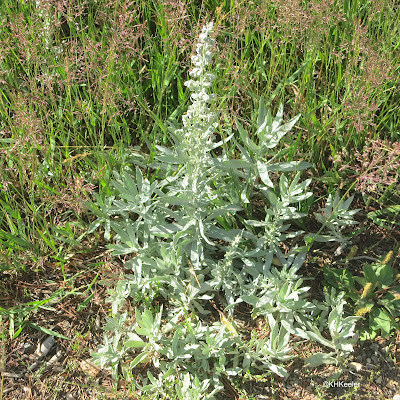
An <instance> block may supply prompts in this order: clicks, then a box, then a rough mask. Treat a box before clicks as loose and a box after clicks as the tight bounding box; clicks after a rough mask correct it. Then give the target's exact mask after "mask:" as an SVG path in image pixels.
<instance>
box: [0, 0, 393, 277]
mask: <svg viewBox="0 0 400 400" xmlns="http://www.w3.org/2000/svg"><path fill="white" fill-rule="evenodd" d="M210 19H214V20H215V27H216V31H217V36H218V37H217V39H218V42H219V43H220V44H221V45H220V48H219V52H220V54H218V55H217V57H216V58H217V59H218V60H220V61H218V65H217V66H216V72H217V74H218V75H220V76H221V75H223V76H224V78H223V79H217V80H216V82H224V87H222V86H219V87H218V85H221V84H218V83H216V87H215V88H214V92H215V93H217V95H218V94H220V93H224V95H221V96H220V97H219V99H220V103H219V104H218V108H219V109H220V110H221V111H222V115H223V118H224V120H223V121H222V122H223V123H222V126H224V124H225V126H227V125H226V124H227V121H229V122H230V123H232V122H233V120H234V118H235V117H237V118H238V119H239V120H240V121H242V122H243V124H245V125H246V124H248V122H247V121H249V120H251V117H252V116H251V110H253V109H254V108H256V107H254V103H255V102H256V101H257V100H256V99H259V98H260V96H263V97H264V98H266V99H267V106H269V107H271V108H272V109H273V111H276V110H277V108H278V106H279V104H280V103H284V104H287V108H286V109H285V114H286V117H288V118H289V117H292V116H294V115H296V114H298V113H301V114H302V118H301V119H300V121H299V123H298V127H297V130H296V129H295V130H294V133H293V134H292V136H289V137H288V138H287V139H286V144H285V146H286V147H287V148H288V150H287V152H286V154H287V157H288V158H290V157H291V156H292V155H293V154H294V152H297V153H301V154H302V156H303V158H304V159H307V160H311V161H312V162H313V163H314V164H315V166H316V169H317V171H318V172H319V173H320V174H325V175H331V176H336V177H337V176H338V174H337V171H338V170H339V167H340V164H339V163H338V160H341V163H343V164H350V165H352V164H353V163H354V162H355V161H356V160H355V156H354V155H353V154H354V152H356V151H358V152H361V151H362V149H363V146H364V145H366V144H367V145H368V143H369V140H371V139H377V138H380V139H388V140H389V141H391V142H397V141H398V140H399V138H398V132H399V131H400V120H399V115H400V114H399V108H400V102H399V97H400V96H399V87H400V86H399V80H400V78H399V76H400V74H399V71H400V68H399V65H400V62H399V60H400V54H399V53H400V39H399V37H400V35H399V27H400V10H399V8H398V5H397V4H396V2H395V1H394V0H381V1H379V2H378V1H358V0H352V1H350V0H342V1H335V0H329V1H322V0H309V1H300V0H290V1H287V2H282V1H277V0H270V1H252V2H247V1H229V0H224V1H222V2H220V1H213V0H208V1H206V0H204V1H182V0H165V1H156V0H153V1H120V0H112V1H110V0H98V1H95V0H69V1H67V2H65V1H61V0H37V1H36V2H33V1H21V2H15V1H12V0H5V1H3V2H1V5H0V23H1V30H0V44H1V47H0V48H1V52H0V83H1V86H0V88H1V97H0V121H1V122H0V154H1V160H0V187H1V188H0V248H1V250H0V265H1V269H3V270H5V269H9V270H14V269H15V268H16V267H18V266H32V265H36V266H38V267H40V265H41V263H43V262H44V261H43V260H45V259H46V258H48V257H53V258H55V259H56V260H58V261H59V262H61V263H62V262H64V261H65V260H64V256H63V254H64V250H65V249H66V248H68V247H69V246H73V245H76V244H77V243H78V242H80V241H81V236H82V233H83V232H84V231H85V229H86V226H87V222H88V221H86V220H85V218H86V217H85V214H84V212H83V211H84V209H83V207H82V204H83V201H84V199H85V198H87V197H88V196H89V195H90V193H91V191H92V190H93V189H94V186H93V185H99V190H108V187H107V181H108V179H109V174H110V171H111V169H112V167H114V166H115V165H118V164H124V163H125V162H129V149H131V148H132V147H133V146H135V145H139V146H142V147H144V149H146V145H150V147H151V145H152V143H155V142H159V143H163V144H165V145H167V144H168V143H166V140H167V139H166V138H167V135H166V134H165V133H166V129H167V124H166V119H167V117H168V116H169V115H172V116H174V117H176V118H177V119H178V118H180V117H181V115H182V113H183V110H184V108H185V105H186V103H187V100H188V92H187V89H186V88H185V87H184V85H183V82H184V81H185V80H186V77H187V76H186V74H185V73H182V72H181V69H180V67H181V65H182V64H183V65H186V66H187V68H188V66H189V62H190V52H191V50H192V45H193V40H194V38H195V37H196V35H197V34H198V32H199V29H200V27H201V26H202V24H203V22H204V21H206V20H210ZM223 134H224V133H223V132H221V135H223ZM335 161H337V162H336V163H335Z"/></svg>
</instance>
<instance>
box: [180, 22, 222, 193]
mask: <svg viewBox="0 0 400 400" xmlns="http://www.w3.org/2000/svg"><path fill="white" fill-rule="evenodd" d="M212 32H213V23H212V22H210V23H208V24H206V25H205V26H204V27H203V30H202V32H201V34H200V36H199V42H198V44H197V46H196V55H193V56H192V62H193V64H194V69H193V70H192V71H190V73H189V75H190V76H191V77H192V78H193V79H190V80H188V81H186V82H185V86H187V87H188V88H189V90H190V91H192V92H193V93H192V94H191V96H190V97H191V100H192V104H191V105H190V106H189V108H188V110H187V112H186V114H185V115H184V116H183V117H182V123H183V128H182V129H178V130H177V131H175V133H176V134H177V135H179V136H180V137H181V150H182V151H183V153H185V154H186V156H187V163H186V166H187V173H188V176H189V178H190V181H191V182H190V183H191V186H192V189H193V191H194V192H196V191H197V190H196V187H197V183H198V182H197V181H198V178H199V175H200V172H201V171H202V170H203V169H204V168H207V167H208V166H209V162H208V161H209V160H208V158H209V156H208V151H209V150H211V148H212V141H213V136H212V134H213V133H214V130H215V129H216V127H217V126H218V122H217V115H216V113H215V112H212V111H211V110H210V107H209V104H210V103H211V102H212V100H214V98H215V95H214V94H208V93H207V90H208V88H210V87H211V85H212V82H213V81H214V79H215V75H213V74H211V73H207V72H206V67H207V66H208V65H209V64H210V63H211V59H212V52H211V50H212V47H213V45H214V39H212V38H210V37H209V35H210V34H212Z"/></svg>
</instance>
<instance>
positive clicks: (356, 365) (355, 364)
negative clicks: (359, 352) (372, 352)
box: [349, 361, 362, 372]
mask: <svg viewBox="0 0 400 400" xmlns="http://www.w3.org/2000/svg"><path fill="white" fill-rule="evenodd" d="M349 365H350V367H352V368H353V369H354V370H356V371H357V372H359V371H361V370H362V364H361V363H358V362H354V361H353V362H351V363H350V364H349Z"/></svg>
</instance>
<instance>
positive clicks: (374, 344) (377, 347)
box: [369, 343, 379, 352]
mask: <svg viewBox="0 0 400 400" xmlns="http://www.w3.org/2000/svg"><path fill="white" fill-rule="evenodd" d="M369 347H370V349H371V350H373V351H376V352H378V351H379V344H378V343H372V344H371V346H369Z"/></svg>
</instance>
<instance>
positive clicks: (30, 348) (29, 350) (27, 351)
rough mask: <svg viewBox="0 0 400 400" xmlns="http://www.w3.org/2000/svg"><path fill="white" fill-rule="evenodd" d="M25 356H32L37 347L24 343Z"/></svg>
mask: <svg viewBox="0 0 400 400" xmlns="http://www.w3.org/2000/svg"><path fill="white" fill-rule="evenodd" d="M23 349H24V354H32V353H33V352H34V351H35V347H34V346H33V345H32V344H30V343H24V347H23Z"/></svg>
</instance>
